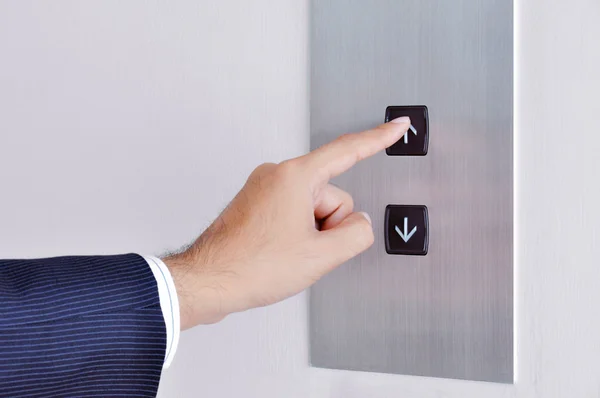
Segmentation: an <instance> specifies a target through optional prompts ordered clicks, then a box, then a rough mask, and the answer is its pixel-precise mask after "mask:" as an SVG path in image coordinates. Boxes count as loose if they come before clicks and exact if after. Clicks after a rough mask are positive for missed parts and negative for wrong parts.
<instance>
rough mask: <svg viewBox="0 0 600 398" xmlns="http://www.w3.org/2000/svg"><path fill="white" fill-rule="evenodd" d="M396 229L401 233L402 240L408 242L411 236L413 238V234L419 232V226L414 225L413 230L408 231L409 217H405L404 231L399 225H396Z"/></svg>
mask: <svg viewBox="0 0 600 398" xmlns="http://www.w3.org/2000/svg"><path fill="white" fill-rule="evenodd" d="M394 229H395V230H396V232H398V235H400V237H401V238H402V240H403V241H404V242H407V243H408V241H409V240H410V238H412V236H413V235H414V234H415V232H417V227H414V228H413V229H412V231H410V232H408V217H404V233H403V232H402V231H400V228H398V226H397V225H395V226H394Z"/></svg>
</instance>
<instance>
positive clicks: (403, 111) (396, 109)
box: [385, 105, 429, 156]
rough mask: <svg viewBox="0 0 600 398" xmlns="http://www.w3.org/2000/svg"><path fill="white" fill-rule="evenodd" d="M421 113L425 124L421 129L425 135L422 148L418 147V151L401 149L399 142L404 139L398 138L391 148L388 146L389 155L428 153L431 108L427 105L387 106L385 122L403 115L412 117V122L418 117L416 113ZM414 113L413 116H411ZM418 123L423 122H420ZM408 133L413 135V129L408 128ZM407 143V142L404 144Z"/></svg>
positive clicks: (421, 154)
mask: <svg viewBox="0 0 600 398" xmlns="http://www.w3.org/2000/svg"><path fill="white" fill-rule="evenodd" d="M417 114H418V115H419V118H420V117H421V114H422V117H423V126H422V127H421V130H424V131H423V135H424V139H423V144H422V145H421V146H420V148H419V149H418V151H413V152H408V151H401V149H402V146H403V145H402V144H400V145H402V146H398V145H399V142H400V141H402V140H403V139H404V137H403V138H400V140H398V141H397V142H395V143H394V144H392V145H391V146H390V147H389V148H386V150H385V153H386V154H387V155H388V156H425V155H427V152H428V151H429V109H428V108H427V106H426V105H390V106H388V107H387V108H385V122H386V123H387V122H389V121H390V120H393V119H396V118H397V117H401V116H409V117H410V118H411V122H413V123H414V121H415V120H416V119H417V118H416V117H415V115H417ZM411 115H412V116H411ZM418 124H421V122H419V123H418ZM418 131H419V130H417V134H418ZM406 134H409V137H410V136H411V135H412V133H411V130H408V131H407V132H406ZM404 145H406V144H404Z"/></svg>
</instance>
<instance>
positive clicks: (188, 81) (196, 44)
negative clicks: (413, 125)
mask: <svg viewBox="0 0 600 398" xmlns="http://www.w3.org/2000/svg"><path fill="white" fill-rule="evenodd" d="M306 3H307V2H306V0H285V1H284V0H277V1H274V0H273V1H268V0H261V1H258V0H255V1H252V2H248V1H243V0H228V1H218V0H213V1H203V2H196V1H179V2H167V1H154V2H146V1H135V2H134V1H127V2H123V1H116V0H112V1H108V0H102V1H93V2H92V1H86V2H80V1H76V0H73V1H53V2H43V1H34V2H32V1H9V0H0V257H9V256H10V257H13V256H27V257H33V256H46V255H57V254H67V253H114V252H123V251H138V252H144V253H160V252H161V251H162V250H164V249H167V248H173V247H176V246H178V245H180V244H183V243H185V242H187V241H189V240H191V239H192V238H193V237H194V236H195V235H196V234H197V233H199V232H200V231H201V230H202V228H203V227H204V226H206V225H207V223H208V222H209V221H210V220H211V219H212V218H213V217H214V216H215V215H216V214H217V213H218V212H219V210H220V209H222V207H223V206H224V205H225V204H226V203H227V200H228V199H229V198H231V196H232V195H233V194H234V193H235V192H236V190H237V189H238V188H239V187H240V185H241V184H242V182H243V181H244V178H245V176H246V175H247V174H248V172H249V171H250V170H251V169H252V168H253V166H255V165H256V164H258V163H260V162H263V161H267V160H275V161H276V160H279V159H282V158H286V157H290V156H294V155H297V154H299V153H301V152H303V151H304V150H306V149H307V148H308V124H307V122H308V115H307V89H306V87H307V78H308V76H307V70H308V69H307V39H308V37H307V28H308V25H307V24H308V7H307V4H306ZM517 9H518V22H519V28H518V32H517V47H518V48H517V60H518V61H517V72H518V74H517V86H518V87H517V89H518V93H519V96H518V98H517V104H518V109H517V125H516V127H517V136H516V141H517V147H518V148H517V153H516V162H517V193H516V204H517V237H518V247H517V263H518V264H517V272H516V274H517V279H518V280H517V291H516V296H517V302H518V308H517V320H518V332H517V337H516V341H517V344H518V382H517V383H516V385H514V386H512V385H509V386H503V385H495V384H488V383H473V382H465V381H455V380H436V379H426V378H418V377H404V376H396V375H380V374H367V373H359V372H341V371H332V370H322V369H311V368H309V367H308V366H307V342H306V336H307V334H306V308H305V297H304V296H302V295H301V296H299V297H296V298H293V299H290V300H288V301H286V302H284V303H282V304H280V305H277V306H274V307H272V308H268V309H262V310H256V311H251V312H247V313H244V314H239V315H236V316H232V317H230V318H229V319H227V320H225V321H224V322H222V323H221V324H218V325H215V326H211V327H204V328H198V329H195V330H193V331H191V332H187V333H185V334H184V335H183V340H182V342H181V345H180V348H179V352H178V355H177V357H176V360H175V362H174V364H173V366H172V369H171V370H170V371H168V372H167V373H166V374H165V376H164V379H163V383H162V386H161V394H160V396H161V397H183V398H185V397H263V398H275V397H292V398H294V397H312V398H366V397H368V398H383V397H386V398H387V397H403V398H413V397H414V398H416V397H419V398H421V397H425V398H429V397H431V398H434V397H435V398H441V397H444V398H451V397H452V398H453V397H456V398H458V397H461V398H462V397H491V398H496V397H498V398H500V397H502V398H506V397H543V398H546V397H548V398H555V397H556V398H558V397H576V398H579V397H595V398H598V397H600V367H599V366H598V358H600V321H598V312H599V305H600V288H598V285H599V282H600V260H598V258H599V257H600V245H596V242H597V241H598V238H599V237H600V233H599V230H598V228H599V227H598V225H599V222H600V206H599V205H598V203H600V190H599V188H598V185H599V183H598V181H599V177H598V176H599V175H600V156H599V155H598V153H600V139H599V138H598V134H600V121H599V119H598V118H599V117H600V101H599V100H598V99H597V96H598V94H597V93H598V92H600V77H599V75H600V74H599V72H598V70H600V46H599V45H598V41H597V39H598V37H600V23H599V22H598V21H600V3H598V2H597V1H596V0H574V1H571V2H567V3H565V2H563V1H559V0H551V1H549V0H527V1H524V0H519V1H518V3H517Z"/></svg>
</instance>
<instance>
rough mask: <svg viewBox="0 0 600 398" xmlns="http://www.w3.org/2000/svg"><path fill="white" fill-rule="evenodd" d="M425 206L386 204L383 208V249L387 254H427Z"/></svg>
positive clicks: (427, 226)
mask: <svg viewBox="0 0 600 398" xmlns="http://www.w3.org/2000/svg"><path fill="white" fill-rule="evenodd" d="M428 224H429V221H428V219H427V207H426V206H420V205H388V206H387V207H386V208H385V251H386V252H388V254H410V255H418V256H424V255H426V254H427V245H428V241H429V236H428V234H429V231H428V229H429V225H428Z"/></svg>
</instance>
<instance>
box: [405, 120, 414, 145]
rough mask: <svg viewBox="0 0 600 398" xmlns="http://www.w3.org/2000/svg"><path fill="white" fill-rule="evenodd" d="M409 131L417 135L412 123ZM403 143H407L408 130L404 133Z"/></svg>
mask: <svg viewBox="0 0 600 398" xmlns="http://www.w3.org/2000/svg"><path fill="white" fill-rule="evenodd" d="M409 129H410V131H412V132H413V134H414V135H417V129H416V128H415V126H413V125H412V124H411V125H410V127H409ZM404 143H405V144H408V131H407V132H406V134H404Z"/></svg>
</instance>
